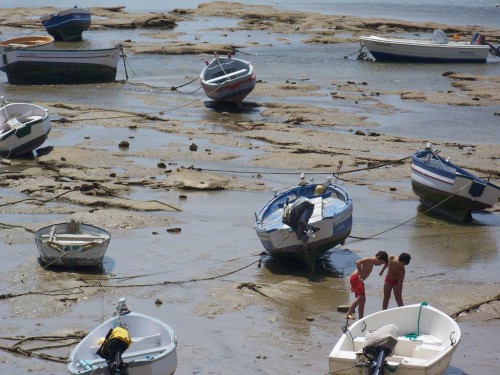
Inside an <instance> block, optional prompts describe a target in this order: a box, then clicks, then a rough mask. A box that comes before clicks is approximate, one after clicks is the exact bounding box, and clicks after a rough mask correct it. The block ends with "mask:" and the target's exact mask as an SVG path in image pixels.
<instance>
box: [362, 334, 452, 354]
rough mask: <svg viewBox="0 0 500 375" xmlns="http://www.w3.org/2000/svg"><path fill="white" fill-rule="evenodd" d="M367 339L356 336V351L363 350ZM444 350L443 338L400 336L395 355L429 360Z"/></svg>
mask: <svg viewBox="0 0 500 375" xmlns="http://www.w3.org/2000/svg"><path fill="white" fill-rule="evenodd" d="M365 341H366V337H356V338H355V339H354V351H356V352H360V351H362V350H363V347H364V345H365ZM442 350H443V348H442V342H441V340H439V339H438V338H436V337H434V336H431V335H420V336H418V338H417V340H410V339H409V338H407V337H405V336H399V337H398V343H397V344H396V347H395V349H394V355H393V356H394V357H412V358H416V359H425V360H428V359H430V358H431V357H433V356H434V355H436V354H439V353H440V352H441V351H442ZM393 356H391V357H393Z"/></svg>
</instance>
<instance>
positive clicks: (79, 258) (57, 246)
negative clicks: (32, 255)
mask: <svg viewBox="0 0 500 375" xmlns="http://www.w3.org/2000/svg"><path fill="white" fill-rule="evenodd" d="M110 241H111V234H110V233H109V232H108V231H106V230H104V229H101V228H98V227H96V226H93V225H89V224H83V223H78V222H76V221H71V222H68V223H61V224H54V225H49V226H47V227H44V228H41V229H39V230H38V231H36V232H35V243H36V246H37V248H38V252H39V254H40V261H41V262H42V263H43V264H47V265H51V266H66V267H95V266H99V265H101V264H102V260H103V258H104V254H105V253H106V250H107V248H108V245H109V242H110Z"/></svg>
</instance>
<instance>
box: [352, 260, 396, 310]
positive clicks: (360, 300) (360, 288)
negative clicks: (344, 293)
mask: <svg viewBox="0 0 500 375" xmlns="http://www.w3.org/2000/svg"><path fill="white" fill-rule="evenodd" d="M387 262H388V255H387V253H386V252H385V251H379V252H378V253H377V254H375V256H374V257H368V258H363V259H360V260H358V261H357V262H356V269H355V270H354V272H353V273H352V274H351V277H350V279H349V282H350V284H351V291H352V292H354V297H356V299H355V300H354V302H353V303H352V304H351V307H350V308H349V311H347V316H346V318H347V319H356V317H355V316H354V315H353V313H354V312H355V311H356V307H358V306H359V309H358V313H359V318H360V319H361V318H362V317H363V316H364V314H365V302H366V296H365V284H364V282H363V281H364V280H366V278H367V277H368V276H370V273H371V272H372V270H373V266H380V265H382V264H385V266H384V268H383V269H382V271H380V276H382V272H383V271H384V270H385V268H386V267H387Z"/></svg>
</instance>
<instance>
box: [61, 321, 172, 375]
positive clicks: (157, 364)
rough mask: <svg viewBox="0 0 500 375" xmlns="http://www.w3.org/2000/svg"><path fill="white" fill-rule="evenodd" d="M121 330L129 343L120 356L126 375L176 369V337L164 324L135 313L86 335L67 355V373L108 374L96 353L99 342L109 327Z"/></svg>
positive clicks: (160, 374)
mask: <svg viewBox="0 0 500 375" xmlns="http://www.w3.org/2000/svg"><path fill="white" fill-rule="evenodd" d="M117 326H118V327H122V328H125V329H126V330H127V331H128V333H129V335H130V338H131V339H132V344H131V345H130V347H129V348H128V349H127V350H126V351H125V352H124V353H123V356H122V358H123V361H124V362H125V363H127V364H128V370H129V375H171V374H173V373H174V372H175V370H176V368H177V352H176V348H177V337H176V335H175V332H174V331H173V329H172V328H171V327H170V326H168V325H167V324H166V323H164V322H162V321H160V320H158V319H156V318H153V317H150V316H148V315H143V314H139V313H135V312H131V313H129V314H126V315H121V316H115V317H113V318H111V319H109V320H107V321H106V322H104V323H103V324H101V325H100V326H98V327H97V328H95V329H94V330H93V331H92V332H90V333H89V334H88V335H87V336H86V337H85V338H84V339H83V340H82V341H81V342H80V343H79V344H78V345H77V346H76V347H75V349H73V351H72V352H71V354H70V356H69V363H68V370H69V372H70V373H71V374H80V375H84V374H85V375H91V374H92V375H98V374H99V375H108V374H109V370H108V368H107V364H106V361H105V360H104V359H103V358H101V357H100V356H99V355H98V354H96V352H97V350H98V349H99V347H100V344H99V343H98V341H99V339H102V338H104V337H105V336H106V334H107V333H108V331H109V330H110V329H111V328H115V327H117Z"/></svg>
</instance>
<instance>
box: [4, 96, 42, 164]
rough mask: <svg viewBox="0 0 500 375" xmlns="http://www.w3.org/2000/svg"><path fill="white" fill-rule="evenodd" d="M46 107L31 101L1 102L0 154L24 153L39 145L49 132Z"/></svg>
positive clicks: (16, 154) (14, 154)
mask: <svg viewBox="0 0 500 375" xmlns="http://www.w3.org/2000/svg"><path fill="white" fill-rule="evenodd" d="M50 129H51V125H50V119H49V113H48V112H47V109H46V108H43V107H41V106H39V105H36V104H32V103H6V102H5V103H2V106H1V107H0V154H2V155H7V156H8V157H10V156H18V155H25V154H27V153H30V152H32V151H33V150H35V149H36V148H37V147H40V146H41V145H42V144H43V143H44V142H45V140H46V139H47V137H48V135H49V133H50Z"/></svg>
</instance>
